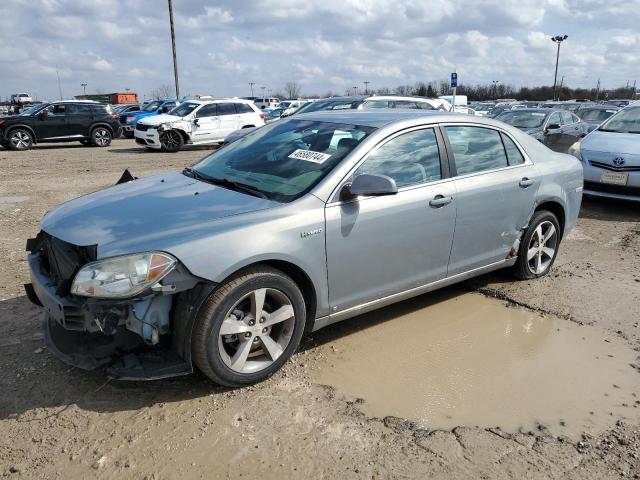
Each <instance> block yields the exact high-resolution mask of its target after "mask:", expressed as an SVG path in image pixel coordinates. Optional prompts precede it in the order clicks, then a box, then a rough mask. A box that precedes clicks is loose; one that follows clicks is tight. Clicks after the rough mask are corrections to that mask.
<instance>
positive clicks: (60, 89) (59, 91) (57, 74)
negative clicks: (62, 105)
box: [56, 65, 62, 100]
mask: <svg viewBox="0 0 640 480" xmlns="http://www.w3.org/2000/svg"><path fill="white" fill-rule="evenodd" d="M56 76H57V77H58V93H60V100H62V87H61V86H60V72H59V71H58V65H56Z"/></svg>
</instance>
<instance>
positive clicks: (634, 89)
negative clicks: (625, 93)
mask: <svg viewBox="0 0 640 480" xmlns="http://www.w3.org/2000/svg"><path fill="white" fill-rule="evenodd" d="M635 96H636V81H635V80H634V81H633V90H632V91H631V99H633V97H635Z"/></svg>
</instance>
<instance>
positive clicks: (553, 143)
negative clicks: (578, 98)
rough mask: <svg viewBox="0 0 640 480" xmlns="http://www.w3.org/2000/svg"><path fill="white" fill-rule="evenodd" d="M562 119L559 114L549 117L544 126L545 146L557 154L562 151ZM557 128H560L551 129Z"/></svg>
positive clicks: (555, 113)
mask: <svg viewBox="0 0 640 480" xmlns="http://www.w3.org/2000/svg"><path fill="white" fill-rule="evenodd" d="M561 125H562V119H561V118H560V113H559V112H554V113H552V114H551V115H549V118H548V119H547V122H546V123H545V125H544V144H545V145H546V146H547V147H549V148H550V149H551V150H554V151H556V152H561V151H562V126H561ZM550 126H557V127H558V128H549V127H550Z"/></svg>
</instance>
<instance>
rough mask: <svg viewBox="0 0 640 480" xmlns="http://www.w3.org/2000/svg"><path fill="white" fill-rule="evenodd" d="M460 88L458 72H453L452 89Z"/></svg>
mask: <svg viewBox="0 0 640 480" xmlns="http://www.w3.org/2000/svg"><path fill="white" fill-rule="evenodd" d="M457 86H458V74H457V73H456V72H453V73H452V74H451V87H457Z"/></svg>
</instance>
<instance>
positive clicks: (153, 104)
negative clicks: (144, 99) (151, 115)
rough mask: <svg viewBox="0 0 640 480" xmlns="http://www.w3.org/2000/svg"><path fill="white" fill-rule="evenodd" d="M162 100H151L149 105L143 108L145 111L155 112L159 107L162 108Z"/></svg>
mask: <svg viewBox="0 0 640 480" xmlns="http://www.w3.org/2000/svg"><path fill="white" fill-rule="evenodd" d="M160 105H162V102H151V103H150V104H149V105H147V106H146V107H144V108H143V109H142V111H143V112H155V111H156V110H157V109H158V108H160Z"/></svg>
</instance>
